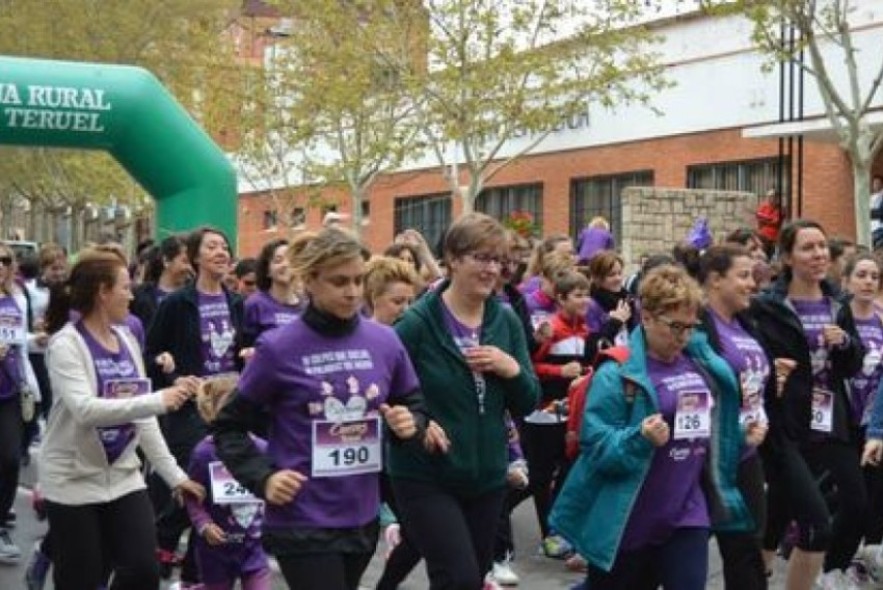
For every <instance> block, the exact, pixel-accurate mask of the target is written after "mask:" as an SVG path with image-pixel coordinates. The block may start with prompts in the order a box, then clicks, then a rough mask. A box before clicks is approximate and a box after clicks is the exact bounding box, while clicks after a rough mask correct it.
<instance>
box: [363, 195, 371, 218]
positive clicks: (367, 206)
mask: <svg viewBox="0 0 883 590" xmlns="http://www.w3.org/2000/svg"><path fill="white" fill-rule="evenodd" d="M361 207H362V219H368V218H369V217H371V201H369V200H368V199H363V200H362V205H361Z"/></svg>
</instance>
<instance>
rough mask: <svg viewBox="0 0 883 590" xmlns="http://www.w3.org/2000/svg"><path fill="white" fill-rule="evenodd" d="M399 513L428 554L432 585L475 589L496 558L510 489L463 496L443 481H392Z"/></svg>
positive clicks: (420, 549) (456, 589)
mask: <svg viewBox="0 0 883 590" xmlns="http://www.w3.org/2000/svg"><path fill="white" fill-rule="evenodd" d="M392 486H393V491H394V493H395V498H396V500H397V502H398V506H399V518H400V519H401V523H402V527H403V529H404V530H405V532H406V534H407V535H408V537H409V538H410V539H411V541H412V542H413V543H414V546H415V547H416V548H417V551H418V552H419V553H420V554H421V555H422V556H423V558H424V559H425V560H426V570H427V573H428V574H429V588H430V590H476V589H477V588H481V587H482V584H483V581H484V576H485V574H486V573H487V572H488V570H490V567H491V563H492V561H493V548H494V535H495V534H496V529H497V522H498V520H499V518H500V511H501V510H502V509H503V498H504V496H505V494H506V491H505V489H503V488H500V489H499V490H494V491H492V492H487V493H485V494H482V495H480V496H476V497H462V496H458V495H455V494H453V493H451V492H448V491H445V490H442V489H441V488H440V487H439V486H438V485H436V484H432V483H424V482H418V481H412V480H404V479H398V480H393V482H392Z"/></svg>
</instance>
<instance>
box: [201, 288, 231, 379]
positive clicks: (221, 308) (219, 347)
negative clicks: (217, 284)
mask: <svg viewBox="0 0 883 590" xmlns="http://www.w3.org/2000/svg"><path fill="white" fill-rule="evenodd" d="M199 332H200V334H201V336H202V375H203V376H205V375H218V374H220V373H230V372H232V371H234V370H235V368H236V364H235V359H234V358H233V354H234V350H235V349H234V346H233V342H234V341H235V339H236V330H235V329H234V328H233V324H232V321H231V320H230V308H229V307H227V296H226V295H224V294H223V293H221V294H219V295H208V294H206V293H202V292H199Z"/></svg>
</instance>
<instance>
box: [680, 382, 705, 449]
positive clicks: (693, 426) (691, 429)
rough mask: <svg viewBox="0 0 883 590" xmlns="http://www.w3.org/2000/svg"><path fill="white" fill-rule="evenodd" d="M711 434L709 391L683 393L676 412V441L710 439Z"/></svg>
mask: <svg viewBox="0 0 883 590" xmlns="http://www.w3.org/2000/svg"><path fill="white" fill-rule="evenodd" d="M710 434H711V407H710V404H709V395H708V392H707V391H682V392H680V393H679V394H678V407H677V412H675V434H674V439H675V440H685V439H694V438H708V437H709V435H710Z"/></svg>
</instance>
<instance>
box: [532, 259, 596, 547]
mask: <svg viewBox="0 0 883 590" xmlns="http://www.w3.org/2000/svg"><path fill="white" fill-rule="evenodd" d="M554 284H555V301H556V303H557V310H556V311H555V313H554V315H552V316H550V318H549V319H548V323H549V325H550V326H551V330H549V331H550V332H551V336H550V337H549V338H547V339H545V340H544V341H543V342H542V344H541V345H540V346H539V348H538V349H537V350H536V352H535V353H534V354H533V366H534V371H535V372H536V374H537V377H538V378H539V380H540V386H541V387H542V398H541V400H540V403H539V404H538V405H537V409H536V410H535V411H534V412H533V413H531V414H530V415H528V416H526V417H525V418H524V424H523V426H522V429H521V444H522V448H523V449H524V454H525V457H526V459H527V463H528V466H529V469H530V486H529V490H530V492H531V495H532V496H533V499H534V505H535V507H536V512H537V519H538V520H539V525H540V531H541V532H542V535H543V551H544V553H545V554H546V555H547V556H548V557H554V558H565V557H569V554H570V553H572V549H570V546H569V545H568V544H567V543H566V541H564V540H563V539H561V538H560V537H558V536H557V535H554V534H553V533H552V531H550V530H549V528H548V525H547V520H548V517H549V510H550V509H551V506H552V501H553V500H554V497H553V494H554V490H558V489H560V487H561V485H562V484H563V483H564V478H565V476H566V475H567V466H568V460H567V456H566V454H565V436H566V434H567V408H566V403H565V402H566V400H567V390H568V388H569V386H570V384H571V382H572V381H573V380H574V379H577V378H578V377H580V376H581V375H583V374H584V373H585V372H586V370H587V368H588V366H589V359H588V358H587V354H588V353H587V350H588V347H587V346H586V340H587V338H588V336H589V330H588V328H587V327H586V311H587V310H588V307H589V299H590V296H589V280H588V279H587V278H586V277H585V276H583V275H582V274H580V273H578V272H575V271H565V272H562V273H560V274H558V275H557V276H556V278H555V282H554Z"/></svg>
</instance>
